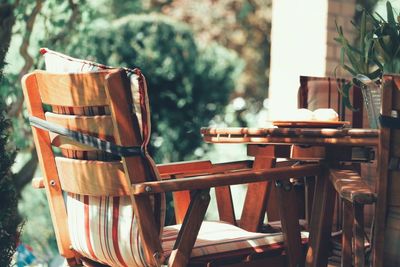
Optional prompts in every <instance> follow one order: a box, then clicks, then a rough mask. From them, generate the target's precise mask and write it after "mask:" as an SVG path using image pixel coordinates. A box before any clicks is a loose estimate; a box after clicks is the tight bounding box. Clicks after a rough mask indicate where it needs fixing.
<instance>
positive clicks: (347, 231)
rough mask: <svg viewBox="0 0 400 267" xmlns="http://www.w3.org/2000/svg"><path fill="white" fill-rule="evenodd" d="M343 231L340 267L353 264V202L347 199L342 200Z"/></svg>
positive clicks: (347, 266)
mask: <svg viewBox="0 0 400 267" xmlns="http://www.w3.org/2000/svg"><path fill="white" fill-rule="evenodd" d="M342 203H343V226H342V227H343V233H342V258H341V266H342V267H352V266H353V250H352V238H353V223H354V214H353V204H352V203H351V202H349V201H347V200H343V201H342Z"/></svg>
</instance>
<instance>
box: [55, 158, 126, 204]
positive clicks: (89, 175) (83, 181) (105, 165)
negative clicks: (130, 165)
mask: <svg viewBox="0 0 400 267" xmlns="http://www.w3.org/2000/svg"><path fill="white" fill-rule="evenodd" d="M55 160H56V165H57V169H58V172H59V177H60V182H61V187H62V189H63V190H64V191H67V192H70V193H75V194H81V195H90V196H124V195H129V194H130V184H127V183H126V177H125V173H124V168H123V165H122V163H121V162H119V161H116V162H101V161H94V160H78V159H68V158H61V157H56V158H55Z"/></svg>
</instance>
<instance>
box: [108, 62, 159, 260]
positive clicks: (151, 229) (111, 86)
mask: <svg viewBox="0 0 400 267" xmlns="http://www.w3.org/2000/svg"><path fill="white" fill-rule="evenodd" d="M130 92H131V91H130V89H129V80H128V79H127V77H126V74H125V72H124V71H122V70H116V71H114V72H111V73H110V74H109V75H107V77H106V96H107V98H109V103H110V110H111V115H112V120H113V124H114V129H115V131H114V137H115V142H116V144H117V145H121V146H140V145H142V142H143V141H142V137H141V133H140V129H139V123H138V121H137V118H136V116H134V117H132V114H131V110H130V107H131V105H130V103H129V102H128V100H129V99H132V97H131V96H130V95H129V94H130ZM150 160H151V159H149V158H147V162H146V160H145V159H144V158H142V157H140V158H139V157H122V164H123V167H124V172H125V175H126V180H125V183H126V185H130V184H132V183H133V184H134V183H141V182H145V181H148V180H153V179H156V178H155V177H152V172H151V169H150V168H152V167H153V165H152V164H151V163H149V161H150ZM154 168H155V164H154ZM131 202H132V208H133V211H134V214H135V216H136V218H137V220H138V227H139V234H140V237H141V241H142V244H143V250H144V254H145V257H146V260H147V262H149V263H150V264H151V265H156V266H158V265H160V264H161V263H162V262H163V261H164V259H163V256H162V251H163V250H162V247H161V242H160V239H159V234H160V233H159V229H160V227H159V225H158V223H157V222H156V220H155V216H154V215H155V214H154V213H153V207H152V204H151V202H152V200H151V199H150V197H149V196H148V195H141V196H138V195H131Z"/></svg>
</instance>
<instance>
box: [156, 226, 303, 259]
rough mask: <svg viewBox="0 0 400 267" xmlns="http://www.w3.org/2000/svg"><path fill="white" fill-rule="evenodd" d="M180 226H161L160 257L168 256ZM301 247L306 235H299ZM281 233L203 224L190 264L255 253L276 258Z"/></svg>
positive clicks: (281, 242)
mask: <svg viewBox="0 0 400 267" xmlns="http://www.w3.org/2000/svg"><path fill="white" fill-rule="evenodd" d="M180 227H181V225H172V226H166V227H164V231H163V236H162V246H163V249H164V256H166V257H168V256H169V255H170V254H171V251H172V248H173V246H174V243H175V240H176V238H177V236H178V231H179V229H180ZM301 235H302V242H303V244H304V243H306V242H307V240H308V233H307V232H302V233H301ZM283 249H284V246H283V235H282V233H273V234H262V233H253V232H248V231H245V230H243V229H241V228H239V227H236V226H233V225H231V224H228V223H225V222H214V221H204V222H203V224H202V225H201V228H200V231H199V234H198V236H197V240H196V243H195V245H194V248H193V250H192V254H191V260H190V262H191V264H201V263H206V262H209V261H211V260H212V261H214V262H215V261H223V260H224V259H229V258H232V257H238V258H244V257H246V256H249V255H252V256H254V255H255V254H270V255H279V254H280V253H282V252H283Z"/></svg>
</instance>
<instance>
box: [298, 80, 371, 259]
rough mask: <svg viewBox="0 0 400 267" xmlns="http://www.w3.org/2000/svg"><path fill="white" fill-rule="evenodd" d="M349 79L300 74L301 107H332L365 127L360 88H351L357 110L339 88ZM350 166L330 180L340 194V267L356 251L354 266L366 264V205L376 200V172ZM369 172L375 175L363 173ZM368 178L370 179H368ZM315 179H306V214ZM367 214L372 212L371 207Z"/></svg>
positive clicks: (337, 212) (352, 101)
mask: <svg viewBox="0 0 400 267" xmlns="http://www.w3.org/2000/svg"><path fill="white" fill-rule="evenodd" d="M345 82H346V80H344V79H335V78H329V77H308V76H301V77H300V88H299V94H298V104H299V107H300V108H309V109H311V110H314V109H317V108H332V109H334V110H335V111H336V112H338V115H339V119H340V120H346V121H350V123H351V126H352V127H354V128H362V127H363V125H365V121H366V117H365V115H366V114H365V113H364V112H363V100H362V95H361V89H360V88H359V87H356V86H354V87H353V88H352V90H351V93H352V95H351V97H350V101H351V104H352V105H353V107H354V108H355V109H357V111H355V112H353V111H351V110H349V109H347V108H346V107H345V105H344V103H343V100H342V98H341V96H340V93H339V91H338V87H339V86H340V85H341V84H344V83H345ZM346 168H347V169H343V168H339V169H336V170H332V172H331V173H330V179H331V181H332V183H333V185H334V187H335V190H336V191H337V193H338V197H339V199H338V201H337V203H336V204H337V205H336V214H335V215H336V218H335V219H336V225H337V226H336V227H337V229H340V228H341V229H342V242H341V266H352V262H353V253H354V255H355V257H354V259H355V266H364V263H365V253H364V250H365V247H364V240H365V238H364V236H365V232H364V225H365V222H364V216H365V213H364V206H365V205H370V204H373V203H375V200H376V198H375V196H376V194H375V192H374V190H373V189H372V188H371V187H370V184H371V182H370V181H368V180H369V179H371V178H372V179H375V173H372V175H371V173H367V172H366V171H364V170H362V166H361V165H360V164H352V166H347V167H346ZM362 173H363V174H365V173H367V174H368V175H369V176H372V177H365V175H361V174H362ZM366 178H367V179H366ZM313 186H314V180H313V179H312V178H311V179H306V188H307V189H308V190H306V203H307V207H308V208H307V209H306V210H307V216H306V218H307V219H308V220H309V214H310V210H311V202H312V197H313ZM368 207H369V209H368V210H367V212H368V213H371V214H372V213H373V210H372V208H370V207H371V206H368Z"/></svg>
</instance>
